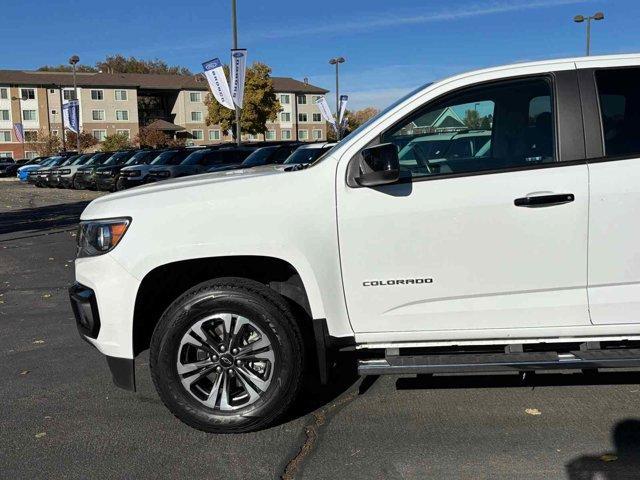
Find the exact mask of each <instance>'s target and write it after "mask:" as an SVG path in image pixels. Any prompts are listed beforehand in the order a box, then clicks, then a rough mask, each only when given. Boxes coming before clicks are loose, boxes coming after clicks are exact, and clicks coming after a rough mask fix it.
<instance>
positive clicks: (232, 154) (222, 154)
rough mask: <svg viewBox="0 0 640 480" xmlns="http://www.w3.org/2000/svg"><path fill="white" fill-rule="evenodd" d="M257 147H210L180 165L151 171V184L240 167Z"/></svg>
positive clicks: (192, 154) (193, 154)
mask: <svg viewBox="0 0 640 480" xmlns="http://www.w3.org/2000/svg"><path fill="white" fill-rule="evenodd" d="M254 151H255V147H250V146H247V147H240V148H237V147H224V148H218V147H210V148H204V149H202V150H197V151H195V152H193V153H191V155H189V156H188V157H186V158H185V159H184V161H183V162H182V163H180V164H179V165H163V166H158V167H154V168H152V169H151V170H150V171H149V177H148V181H149V182H157V181H160V180H166V179H167V178H176V177H186V176H188V175H195V174H198V173H205V172H206V171H207V170H209V169H210V168H211V167H213V166H225V165H239V164H240V163H241V162H242V161H243V160H244V159H245V158H247V157H248V156H249V155H250V154H251V153H252V152H254Z"/></svg>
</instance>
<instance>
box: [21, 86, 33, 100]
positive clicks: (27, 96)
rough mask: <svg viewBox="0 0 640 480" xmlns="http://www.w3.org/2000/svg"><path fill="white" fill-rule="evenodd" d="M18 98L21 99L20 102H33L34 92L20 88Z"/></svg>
mask: <svg viewBox="0 0 640 480" xmlns="http://www.w3.org/2000/svg"><path fill="white" fill-rule="evenodd" d="M20 97H22V100H35V99H36V90H35V89H34V88H21V89H20Z"/></svg>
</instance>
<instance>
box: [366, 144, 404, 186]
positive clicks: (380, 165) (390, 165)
mask: <svg viewBox="0 0 640 480" xmlns="http://www.w3.org/2000/svg"><path fill="white" fill-rule="evenodd" d="M360 153H361V155H362V159H361V160H360V172H359V175H358V176H357V177H356V178H355V180H356V182H358V184H359V185H362V186H363V187H375V186H377V185H386V184H388V183H394V182H396V181H398V178H400V161H399V159H398V148H397V147H396V146H395V145H394V144H393V143H383V144H382V145H375V146H373V147H370V148H365V149H364V150H362V152H360Z"/></svg>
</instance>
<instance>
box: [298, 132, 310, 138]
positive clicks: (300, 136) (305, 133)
mask: <svg viewBox="0 0 640 480" xmlns="http://www.w3.org/2000/svg"><path fill="white" fill-rule="evenodd" d="M298 138H299V139H300V140H309V130H298Z"/></svg>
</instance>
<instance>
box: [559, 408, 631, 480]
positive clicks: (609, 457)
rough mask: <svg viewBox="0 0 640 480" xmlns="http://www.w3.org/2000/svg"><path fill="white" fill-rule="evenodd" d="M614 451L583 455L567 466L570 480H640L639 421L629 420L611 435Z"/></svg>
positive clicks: (620, 424) (618, 426) (616, 427)
mask: <svg viewBox="0 0 640 480" xmlns="http://www.w3.org/2000/svg"><path fill="white" fill-rule="evenodd" d="M611 436H612V440H613V445H614V448H615V450H614V451H613V452H602V453H598V454H594V455H584V456H582V457H578V458H576V459H574V460H572V461H571V462H569V463H567V465H566V470H567V478H568V479H569V480H631V479H634V480H635V479H638V478H640V420H637V419H626V420H623V421H621V422H619V423H618V424H616V426H615V427H614V428H613V431H612V433H611Z"/></svg>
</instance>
